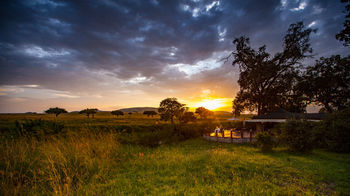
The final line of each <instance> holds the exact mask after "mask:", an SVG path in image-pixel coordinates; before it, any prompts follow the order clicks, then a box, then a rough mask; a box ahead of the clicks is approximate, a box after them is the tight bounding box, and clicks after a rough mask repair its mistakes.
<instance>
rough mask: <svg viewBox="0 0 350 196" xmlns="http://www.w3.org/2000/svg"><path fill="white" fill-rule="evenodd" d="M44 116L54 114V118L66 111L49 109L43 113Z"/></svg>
mask: <svg viewBox="0 0 350 196" xmlns="http://www.w3.org/2000/svg"><path fill="white" fill-rule="evenodd" d="M45 113H46V114H55V115H56V117H57V116H58V115H60V114H63V113H67V111H66V110H65V109H63V108H59V107H55V108H50V109H48V110H46V111H45Z"/></svg>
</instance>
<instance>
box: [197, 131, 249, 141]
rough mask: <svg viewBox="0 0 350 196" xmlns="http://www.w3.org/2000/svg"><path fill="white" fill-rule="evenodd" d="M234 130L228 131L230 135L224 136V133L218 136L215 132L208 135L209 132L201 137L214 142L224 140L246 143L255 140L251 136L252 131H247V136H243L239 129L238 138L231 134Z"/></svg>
mask: <svg viewBox="0 0 350 196" xmlns="http://www.w3.org/2000/svg"><path fill="white" fill-rule="evenodd" d="M233 133H234V131H230V137H225V133H223V134H222V136H221V137H219V136H218V133H215V136H210V134H207V135H203V138H204V139H206V140H210V141H216V142H226V143H248V142H253V141H255V138H254V137H253V132H252V131H251V130H250V131H249V137H244V132H243V131H240V136H241V137H240V138H237V137H234V136H233Z"/></svg>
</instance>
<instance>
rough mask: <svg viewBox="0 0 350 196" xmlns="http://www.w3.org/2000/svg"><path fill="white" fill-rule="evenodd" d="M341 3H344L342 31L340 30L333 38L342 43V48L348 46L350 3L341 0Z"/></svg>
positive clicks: (349, 38) (349, 40)
mask: <svg viewBox="0 0 350 196" xmlns="http://www.w3.org/2000/svg"><path fill="white" fill-rule="evenodd" d="M342 2H343V3H346V5H345V14H346V15H345V22H344V24H343V25H344V29H342V30H341V31H340V32H339V33H338V34H337V35H336V36H335V37H336V38H337V40H339V41H341V42H343V45H344V46H349V45H350V1H349V0H342Z"/></svg>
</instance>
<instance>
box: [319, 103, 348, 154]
mask: <svg viewBox="0 0 350 196" xmlns="http://www.w3.org/2000/svg"><path fill="white" fill-rule="evenodd" d="M315 132H316V133H318V135H323V136H324V138H323V139H324V140H323V146H325V147H326V148H328V149H329V150H331V151H335V152H350V108H347V109H345V110H342V111H340V112H336V113H333V114H330V115H328V116H327V117H326V119H324V120H323V122H322V123H321V124H320V126H318V127H316V128H315Z"/></svg>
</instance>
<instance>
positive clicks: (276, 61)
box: [232, 22, 315, 115]
mask: <svg viewBox="0 0 350 196" xmlns="http://www.w3.org/2000/svg"><path fill="white" fill-rule="evenodd" d="M314 31H315V30H312V29H309V28H308V29H305V27H304V24H303V23H302V22H299V23H296V24H291V25H290V26H289V29H288V31H287V34H286V35H285V37H284V44H283V51H282V52H278V53H276V54H275V55H274V56H273V57H271V54H269V53H268V52H267V51H266V46H265V45H264V46H261V47H260V48H259V49H258V50H257V51H256V50H254V49H252V48H251V46H250V43H249V38H246V37H240V38H236V39H235V40H234V41H233V43H234V44H235V45H236V51H235V52H232V56H233V57H234V61H233V63H232V65H234V66H235V65H238V66H239V69H240V76H239V80H238V84H239V85H240V91H239V92H238V93H237V95H236V98H235V100H234V102H233V103H234V105H233V109H234V110H235V111H234V114H239V113H240V112H242V111H243V110H245V109H249V110H257V112H258V114H259V115H260V114H264V113H267V112H270V111H273V110H274V109H276V108H284V109H287V110H290V108H286V107H289V106H290V105H293V107H292V109H293V110H297V111H304V110H305V107H306V104H305V103H304V102H303V99H301V98H300V97H301V94H300V93H299V91H298V89H296V84H297V83H298V76H299V74H300V73H299V70H298V68H299V67H300V66H301V62H302V61H303V60H304V59H305V58H306V57H310V54H311V53H312V48H311V46H310V43H309V37H310V34H311V33H312V32H314Z"/></svg>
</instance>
